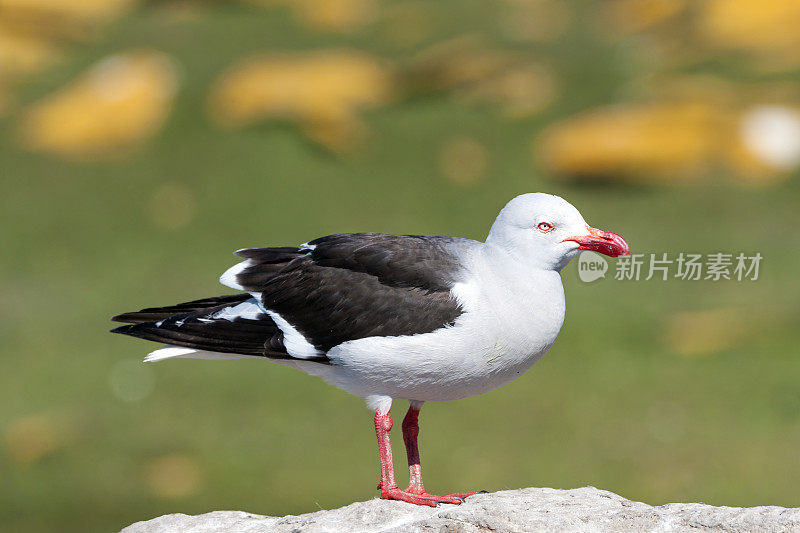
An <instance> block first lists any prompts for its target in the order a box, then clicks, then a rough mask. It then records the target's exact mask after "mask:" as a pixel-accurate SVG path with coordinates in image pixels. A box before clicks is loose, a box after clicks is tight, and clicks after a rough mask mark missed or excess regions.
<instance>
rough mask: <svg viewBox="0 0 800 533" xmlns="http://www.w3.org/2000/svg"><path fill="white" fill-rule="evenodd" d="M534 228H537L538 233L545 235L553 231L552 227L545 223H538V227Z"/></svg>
mask: <svg viewBox="0 0 800 533" xmlns="http://www.w3.org/2000/svg"><path fill="white" fill-rule="evenodd" d="M536 227H537V228H539V231H543V232H544V233H547V232H548V231H553V225H552V224H548V223H547V222H539V225H538V226H536Z"/></svg>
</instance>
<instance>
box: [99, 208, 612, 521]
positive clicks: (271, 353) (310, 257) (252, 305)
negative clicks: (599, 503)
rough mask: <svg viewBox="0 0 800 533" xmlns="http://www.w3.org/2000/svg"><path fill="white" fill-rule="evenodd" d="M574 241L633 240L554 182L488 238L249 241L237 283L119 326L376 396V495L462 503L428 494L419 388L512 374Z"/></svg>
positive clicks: (523, 360) (436, 389)
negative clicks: (395, 442) (558, 191)
mask: <svg viewBox="0 0 800 533" xmlns="http://www.w3.org/2000/svg"><path fill="white" fill-rule="evenodd" d="M581 250H593V251H596V252H599V253H602V254H605V255H608V256H611V257H616V256H619V255H625V254H627V253H628V245H627V243H626V242H625V241H624V240H623V239H622V237H620V236H619V235H617V234H615V233H611V232H607V231H602V230H598V229H595V228H592V227H590V226H589V225H588V224H587V223H586V221H585V220H584V219H583V217H582V216H581V214H580V212H578V210H577V209H575V207H573V206H572V205H571V204H569V203H568V202H567V201H565V200H564V199H562V198H559V197H558V196H552V195H549V194H542V193H533V194H524V195H521V196H518V197H516V198H514V199H513V200H511V201H510V202H509V203H508V204H507V205H506V206H505V207H504V208H503V210H502V211H501V212H500V214H499V215H498V217H497V219H496V220H495V222H494V224H493V225H492V227H491V230H490V232H489V235H488V237H487V239H486V241H485V242H479V241H474V240H471V239H463V238H456V237H427V236H419V235H385V234H379V233H352V234H340V235H329V236H327V237H321V238H319V239H315V240H313V241H310V242H308V243H304V244H302V245H300V246H297V247H277V248H275V247H270V248H249V249H243V250H239V251H238V252H236V253H237V255H239V256H240V257H242V258H244V259H245V261H243V262H241V263H239V264H237V265H235V266H233V267H231V268H230V269H229V270H228V271H226V272H225V273H224V274H223V275H222V277H221V278H220V281H221V282H222V283H223V284H225V285H227V286H229V287H231V288H234V289H237V290H239V291H244V292H240V293H238V294H233V295H227V296H218V297H211V298H204V299H201V300H194V301H191V302H186V303H182V304H177V305H173V306H168V307H154V308H147V309H143V310H141V311H136V312H131V313H124V314H122V315H118V316H116V317H114V318H113V319H114V320H117V321H120V322H127V323H128V325H125V326H122V327H119V328H116V329H115V330H113V331H114V332H115V333H123V334H126V335H131V336H134V337H140V338H144V339H147V340H152V341H157V342H161V343H164V344H166V346H165V347H164V348H161V349H159V350H156V351H155V352H152V353H151V354H150V355H148V356H147V358H146V359H145V360H146V361H160V360H164V359H173V358H201V359H235V358H241V357H256V358H261V359H266V360H269V361H272V362H274V363H278V364H282V365H287V366H290V367H293V368H296V369H298V370H300V371H303V372H306V373H307V374H311V375H314V376H319V377H321V378H322V379H324V380H325V381H327V382H329V383H332V384H333V385H335V386H337V387H339V388H341V389H344V390H346V391H348V392H350V393H352V394H356V395H360V396H364V397H366V398H367V402H368V404H369V405H370V406H371V407H372V408H373V409H374V410H375V416H374V422H375V431H376V435H377V437H378V448H379V452H380V464H381V481H380V485H379V488H380V490H381V496H382V497H383V498H388V499H395V500H402V501H406V502H410V503H415V504H420V505H430V506H436V505H437V504H438V503H453V504H456V503H460V502H461V501H462V500H463V498H466V497H468V496H470V495H472V494H475V492H459V493H453V494H448V495H444V496H437V495H432V494H428V493H427V492H426V491H425V488H424V486H423V484H422V474H421V467H420V461H419V450H418V447H417V434H418V432H419V426H418V422H417V421H418V416H419V412H420V409H421V407H422V404H423V403H424V402H426V401H444V400H455V399H459V398H466V397H469V396H474V395H476V394H481V393H485V392H489V391H491V390H494V389H497V388H498V387H501V386H503V385H505V384H507V383H508V382H510V381H512V380H513V379H516V378H517V377H519V376H520V375H521V374H522V373H524V372H525V371H526V370H528V369H529V368H530V367H531V366H532V365H533V364H534V363H536V361H538V360H539V359H540V358H541V357H542V356H543V355H544V354H545V353H546V352H547V350H548V349H549V348H550V347H551V346H552V345H553V343H554V342H555V340H556V337H557V336H558V333H559V331H560V330H561V326H562V324H563V321H564V311H565V303H564V290H563V287H562V285H561V277H560V272H561V269H563V268H564V266H566V265H567V263H569V261H570V260H571V259H573V258H574V257H576V256H577V255H578V254H579V253H580V251H581ZM396 399H406V400H409V401H410V407H409V410H408V413H407V414H406V416H405V419H404V420H403V436H404V441H405V444H406V451H407V455H408V466H409V485H408V487H407V488H406V489H405V490H401V489H400V488H399V486H398V485H397V483H396V481H395V477H394V468H393V463H392V452H391V444H390V439H389V433H390V430H391V428H392V419H391V416H390V408H391V405H392V402H393V401H394V400H396Z"/></svg>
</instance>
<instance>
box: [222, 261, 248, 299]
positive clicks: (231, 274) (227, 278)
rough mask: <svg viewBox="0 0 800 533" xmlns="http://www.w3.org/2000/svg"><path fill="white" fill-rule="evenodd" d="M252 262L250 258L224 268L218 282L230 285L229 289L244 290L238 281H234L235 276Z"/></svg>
mask: <svg viewBox="0 0 800 533" xmlns="http://www.w3.org/2000/svg"><path fill="white" fill-rule="evenodd" d="M251 264H252V260H251V259H248V260H246V261H242V262H241V263H237V264H235V265H233V266H232V267H230V268H229V269H228V270H226V271H225V272H224V273H223V274H222V275H221V276H220V277H219V282H220V283H222V284H223V285H225V286H226V287H230V288H231V289H237V290H240V291H243V290H245V288H244V287H242V286H241V285H240V284H239V282H238V281H236V276H238V275H239V274H240V273H241V272H242V271H243V270H244V269H246V268H247V267H249V266H250V265H251Z"/></svg>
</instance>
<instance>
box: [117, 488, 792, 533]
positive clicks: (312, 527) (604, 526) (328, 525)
mask: <svg viewBox="0 0 800 533" xmlns="http://www.w3.org/2000/svg"><path fill="white" fill-rule="evenodd" d="M122 531H123V533H177V532H186V531H191V532H192V533H211V532H215V533H218V532H236V533H240V532H241V533H262V532H270V533H273V532H278V533H281V532H287V533H288V532H301V531H302V532H306V531H307V532H339V531H341V532H350V531H359V532H364V533H372V532H375V533H377V532H381V533H390V532H391V533H400V532H403V533H405V532H422V531H425V532H428V533H430V532H433V531H442V532H444V531H446V532H448V533H456V532H458V533H461V532H464V533H466V532H470V533H472V532H478V531H480V532H486V531H503V532H505V531H520V532H523V531H524V532H535V531H547V532H568V531H569V532H573V531H574V532H577V531H581V532H586V531H591V532H612V531H614V532H622V531H636V532H639V531H647V532H683V531H687V532H688V531H691V532H693V533H697V532H698V531H720V532H725V533H739V532H742V533H744V532H754V531H758V532H764V533H772V532H779V531H780V532H800V508H792V509H787V508H784V507H713V506H711V505H704V504H701V503H670V504H667V505H662V506H660V507H652V506H650V505H647V504H644V503H641V502H633V501H630V500H626V499H625V498H623V497H622V496H618V495H617V494H614V493H613V492H608V491H605V490H599V489H596V488H594V487H584V488H581V489H572V490H558V489H547V488H541V489H540V488H528V489H520V490H506V491H501V492H495V493H491V494H478V495H475V496H472V497H471V498H469V499H468V500H467V501H466V502H464V503H463V504H462V505H458V506H456V505H440V506H439V507H437V508H431V507H419V506H416V505H411V504H408V503H403V502H394V501H385V500H379V499H374V500H369V501H366V502H357V503H353V504H350V505H348V506H346V507H342V508H340V509H333V510H330V511H318V512H316V513H310V514H304V515H300V516H292V515H289V516H284V517H279V518H278V517H272V516H261V515H255V514H250V513H245V512H241V511H214V512H212V513H206V514H202V515H197V516H189V515H185V514H170V515H164V516H161V517H159V518H154V519H153V520H147V521H144V522H137V523H135V524H132V525H130V526H128V527H126V528H125V529H123V530H122Z"/></svg>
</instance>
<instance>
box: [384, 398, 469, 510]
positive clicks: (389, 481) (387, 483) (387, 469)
mask: <svg viewBox="0 0 800 533" xmlns="http://www.w3.org/2000/svg"><path fill="white" fill-rule="evenodd" d="M391 429H392V417H391V416H390V415H389V412H388V411H387V412H386V413H381V412H380V411H378V412H376V413H375V434H376V435H377V437H378V452H379V454H380V462H381V481H380V483H379V484H378V488H379V489H380V491H381V497H382V498H384V499H387V500H400V501H404V502H408V503H414V504H417V505H428V506H430V507H436V504H437V503H461V499H460V498H456V497H451V496H433V495H431V494H424V493H423V494H413V493H410V492H407V491H402V490H400V487H398V486H397V482H395V479H394V466H393V464H392V443H391V440H390V438H389V432H390V431H391ZM420 482H421V481H420Z"/></svg>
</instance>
